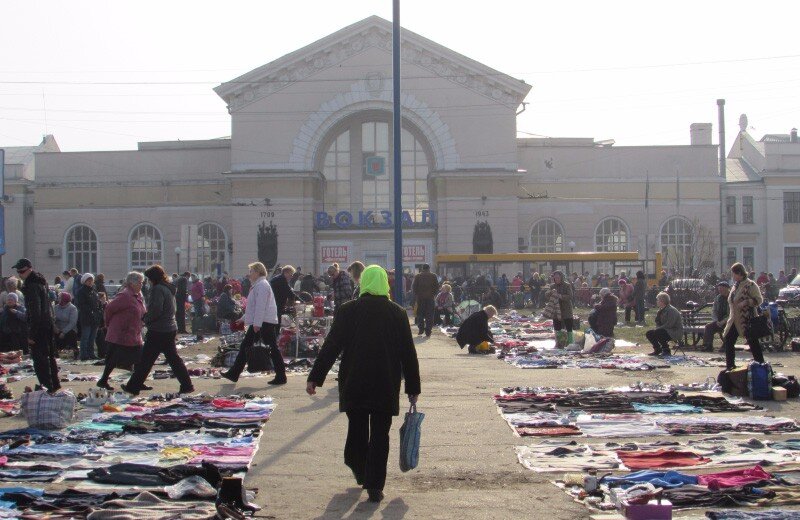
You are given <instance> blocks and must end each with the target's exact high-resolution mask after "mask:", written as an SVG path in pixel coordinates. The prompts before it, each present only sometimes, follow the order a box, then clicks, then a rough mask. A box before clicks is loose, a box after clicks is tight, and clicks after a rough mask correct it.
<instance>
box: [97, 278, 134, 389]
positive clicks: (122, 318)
mask: <svg viewBox="0 0 800 520" xmlns="http://www.w3.org/2000/svg"><path fill="white" fill-rule="evenodd" d="M143 283H144V276H143V275H142V273H137V272H135V271H133V272H130V273H128V276H127V277H126V278H125V284H124V286H123V288H122V290H120V291H119V292H118V293H117V294H116V296H114V299H113V300H111V302H109V304H108V305H106V309H105V322H106V329H107V331H106V338H105V339H106V347H107V349H108V353H107V354H106V367H105V369H104V370H103V375H102V376H100V380H99V381H98V382H97V386H98V387H100V388H105V389H106V390H112V391H113V390H114V389H113V388H112V387H111V386H110V385H109V384H108V378H109V376H110V375H111V372H112V371H113V370H114V369H115V368H116V367H120V368H125V369H128V370H131V367H133V366H134V365H135V364H136V363H138V362H139V359H140V358H141V356H142V325H143V322H142V317H143V316H144V313H145V306H144V300H143V298H142V284H143ZM142 389H143V390H144V389H145V387H144V385H142Z"/></svg>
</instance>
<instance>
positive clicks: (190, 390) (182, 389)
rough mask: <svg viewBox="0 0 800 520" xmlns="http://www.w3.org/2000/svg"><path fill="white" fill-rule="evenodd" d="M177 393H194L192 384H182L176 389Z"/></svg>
mask: <svg viewBox="0 0 800 520" xmlns="http://www.w3.org/2000/svg"><path fill="white" fill-rule="evenodd" d="M178 393H179V394H193V393H194V386H182V387H180V389H179V390H178Z"/></svg>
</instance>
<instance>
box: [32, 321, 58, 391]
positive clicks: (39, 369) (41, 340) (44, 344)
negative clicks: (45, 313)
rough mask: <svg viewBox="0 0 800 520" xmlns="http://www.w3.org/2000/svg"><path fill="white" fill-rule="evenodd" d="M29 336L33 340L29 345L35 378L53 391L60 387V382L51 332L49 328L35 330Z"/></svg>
mask: <svg viewBox="0 0 800 520" xmlns="http://www.w3.org/2000/svg"><path fill="white" fill-rule="evenodd" d="M30 338H31V339H32V340H33V342H34V343H33V345H32V346H31V359H32V360H33V371H34V372H36V378H37V379H38V380H39V384H40V385H42V386H43V387H45V388H47V389H48V390H50V391H51V392H54V391H56V390H58V389H59V388H61V383H60V382H59V381H58V364H57V363H56V354H57V351H56V348H55V345H54V344H53V332H52V330H50V329H48V330H46V331H36V332H34V333H32V334H31V335H30Z"/></svg>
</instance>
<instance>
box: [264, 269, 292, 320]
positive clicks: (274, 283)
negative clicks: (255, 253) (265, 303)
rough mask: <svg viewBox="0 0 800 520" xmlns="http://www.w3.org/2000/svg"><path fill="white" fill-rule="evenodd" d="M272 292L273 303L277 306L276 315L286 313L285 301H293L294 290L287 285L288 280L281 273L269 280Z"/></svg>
mask: <svg viewBox="0 0 800 520" xmlns="http://www.w3.org/2000/svg"><path fill="white" fill-rule="evenodd" d="M269 286H270V287H272V294H274V295H275V305H276V306H277V307H278V317H280V316H281V315H282V314H286V303H287V302H290V301H291V302H292V303H294V301H295V296H294V291H293V290H292V288H291V287H289V281H288V280H287V279H286V277H285V276H283V274H279V275H276V276H273V277H272V278H271V279H270V281H269Z"/></svg>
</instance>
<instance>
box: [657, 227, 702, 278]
mask: <svg viewBox="0 0 800 520" xmlns="http://www.w3.org/2000/svg"><path fill="white" fill-rule="evenodd" d="M693 231H694V230H693V229H692V225H691V224H690V223H689V221H688V220H686V219H685V218H683V217H672V218H671V219H669V220H667V221H666V222H664V225H663V226H661V254H662V255H663V257H664V263H665V264H666V265H668V266H669V267H674V268H676V269H679V270H681V271H691V270H692V269H694V267H695V266H694V265H692V264H693V260H694V259H693V258H692V242H693V234H694V233H693Z"/></svg>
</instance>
